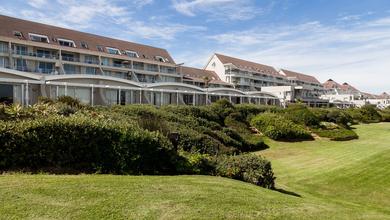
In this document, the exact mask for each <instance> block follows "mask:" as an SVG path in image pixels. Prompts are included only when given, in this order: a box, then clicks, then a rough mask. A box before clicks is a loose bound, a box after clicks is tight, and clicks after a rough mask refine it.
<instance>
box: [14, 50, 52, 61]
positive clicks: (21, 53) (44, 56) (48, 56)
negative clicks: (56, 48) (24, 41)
mask: <svg viewBox="0 0 390 220" xmlns="http://www.w3.org/2000/svg"><path fill="white" fill-rule="evenodd" d="M12 53H13V54H15V55H21V56H29V57H40V58H46V59H57V56H54V55H51V54H45V53H37V52H27V51H23V50H14V51H13V52H12Z"/></svg>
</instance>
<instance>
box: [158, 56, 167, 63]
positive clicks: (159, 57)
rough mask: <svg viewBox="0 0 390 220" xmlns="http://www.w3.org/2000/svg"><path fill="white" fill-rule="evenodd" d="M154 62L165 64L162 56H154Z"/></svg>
mask: <svg viewBox="0 0 390 220" xmlns="http://www.w3.org/2000/svg"><path fill="white" fill-rule="evenodd" d="M156 60H158V61H160V62H163V63H165V60H164V57H162V56H156Z"/></svg>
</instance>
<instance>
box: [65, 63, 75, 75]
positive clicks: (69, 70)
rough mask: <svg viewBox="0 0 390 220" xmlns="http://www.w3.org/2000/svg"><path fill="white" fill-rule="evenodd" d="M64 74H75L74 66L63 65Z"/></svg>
mask: <svg viewBox="0 0 390 220" xmlns="http://www.w3.org/2000/svg"><path fill="white" fill-rule="evenodd" d="M64 70H65V74H76V66H75V65H70V64H64Z"/></svg>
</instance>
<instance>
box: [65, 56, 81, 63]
mask: <svg viewBox="0 0 390 220" xmlns="http://www.w3.org/2000/svg"><path fill="white" fill-rule="evenodd" d="M62 60H63V61H68V62H76V63H80V58H77V57H69V56H63V57H62Z"/></svg>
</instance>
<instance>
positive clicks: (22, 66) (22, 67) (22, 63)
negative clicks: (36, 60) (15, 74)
mask: <svg viewBox="0 0 390 220" xmlns="http://www.w3.org/2000/svg"><path fill="white" fill-rule="evenodd" d="M15 66H16V69H17V70H19V71H28V70H27V61H26V60H24V59H16V60H15Z"/></svg>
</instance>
